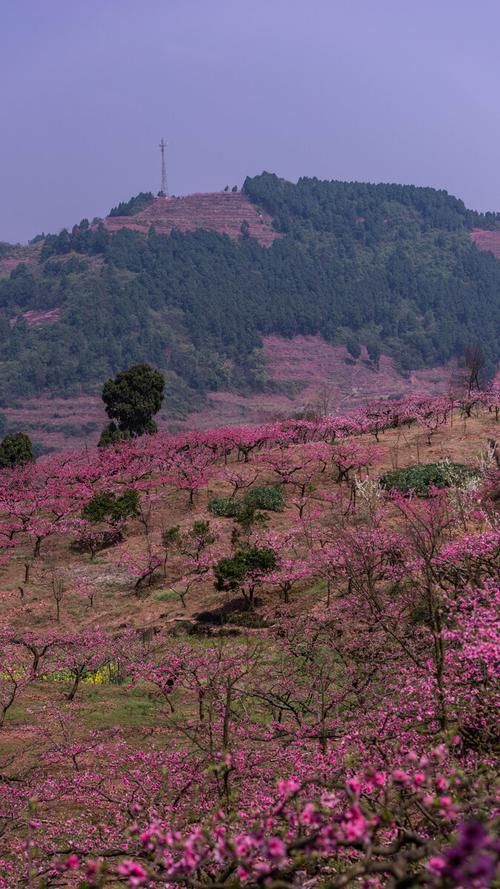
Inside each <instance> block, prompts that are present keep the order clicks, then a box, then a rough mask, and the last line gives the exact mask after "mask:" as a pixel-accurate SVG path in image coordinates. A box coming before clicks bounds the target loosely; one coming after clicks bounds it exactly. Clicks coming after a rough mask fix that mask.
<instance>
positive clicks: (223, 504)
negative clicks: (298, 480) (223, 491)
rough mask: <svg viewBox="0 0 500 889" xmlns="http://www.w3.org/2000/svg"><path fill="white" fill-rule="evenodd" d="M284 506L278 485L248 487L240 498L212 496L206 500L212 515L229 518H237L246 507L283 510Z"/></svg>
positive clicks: (281, 492)
mask: <svg viewBox="0 0 500 889" xmlns="http://www.w3.org/2000/svg"><path fill="white" fill-rule="evenodd" d="M284 508H285V502H284V499H283V491H282V489H281V488H280V487H279V486H278V485H265V486H263V487H257V488H250V490H248V491H247V492H246V493H245V494H244V496H243V497H242V498H241V499H240V500H234V498H232V497H212V498H211V499H210V500H209V501H208V509H209V512H211V513H212V515H215V516H219V517H221V516H222V517H224V518H230V519H236V518H238V517H239V516H240V514H241V513H242V512H244V511H245V510H248V509H251V510H255V509H265V510H266V511H268V512H283V510H284Z"/></svg>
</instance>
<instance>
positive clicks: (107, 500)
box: [82, 488, 139, 524]
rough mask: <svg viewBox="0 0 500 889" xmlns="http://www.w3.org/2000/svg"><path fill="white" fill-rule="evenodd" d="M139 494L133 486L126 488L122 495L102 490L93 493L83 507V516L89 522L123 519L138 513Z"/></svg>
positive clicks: (112, 521) (113, 521)
mask: <svg viewBox="0 0 500 889" xmlns="http://www.w3.org/2000/svg"><path fill="white" fill-rule="evenodd" d="M138 509H139V494H138V493H137V491H135V490H133V488H129V489H128V490H126V491H125V492H124V493H123V494H122V495H121V496H120V497H117V496H116V494H114V493H113V491H100V492H98V493H96V494H93V495H92V497H91V498H90V500H89V501H88V503H86V504H85V506H84V507H83V509H82V518H84V519H88V521H89V522H104V521H108V522H111V523H112V524H115V522H119V521H120V520H121V519H128V518H130V516H135V515H137V512H138Z"/></svg>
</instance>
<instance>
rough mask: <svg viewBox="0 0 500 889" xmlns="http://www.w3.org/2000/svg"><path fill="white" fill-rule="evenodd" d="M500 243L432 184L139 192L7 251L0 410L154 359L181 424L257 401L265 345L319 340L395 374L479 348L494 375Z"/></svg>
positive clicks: (492, 229) (271, 182)
mask: <svg viewBox="0 0 500 889" xmlns="http://www.w3.org/2000/svg"><path fill="white" fill-rule="evenodd" d="M474 241H475V242H476V243H474ZM476 244H477V246H479V247H480V248H485V250H486V252H483V249H481V250H479V249H477V246H476ZM496 244H500V223H499V218H498V217H497V216H496V215H495V214H479V213H476V212H474V211H471V210H468V209H467V208H466V207H465V205H464V204H463V202H462V201H460V200H458V199H456V198H454V197H451V196H450V195H448V194H447V193H446V192H445V191H436V190H434V189H430V188H417V187H414V186H400V185H383V184H382V185H371V184H364V183H355V182H354V183H346V182H335V181H334V182H322V181H319V180H317V179H300V180H299V182H298V183H297V184H292V183H290V182H286V181H285V180H283V179H279V178H278V177H277V176H274V175H273V174H269V173H263V174H262V175H261V176H257V177H254V178H248V179H247V180H246V181H245V184H244V188H243V192H236V193H232V192H228V193H214V194H196V195H189V196H187V197H183V198H164V197H158V198H154V197H153V196H152V195H149V194H148V193H146V194H142V195H139V196H137V197H136V198H132V199H131V200H130V201H126V202H124V203H123V204H120V205H119V206H118V207H116V208H114V209H113V211H112V214H111V215H110V216H108V217H107V218H106V219H104V220H102V221H94V222H93V223H90V222H89V221H88V220H82V221H81V222H80V223H79V224H78V225H75V226H74V228H73V229H72V230H71V231H67V230H63V231H62V232H60V233H59V234H56V235H47V236H45V235H44V236H43V237H41V238H38V239H36V243H33V244H32V245H30V246H28V247H20V246H17V247H13V246H10V245H5V244H2V245H0V274H3V278H1V279H0V311H1V317H0V342H1V346H2V352H1V361H0V401H1V402H2V403H3V405H11V404H13V403H14V402H16V401H18V400H19V399H20V398H21V399H22V398H29V397H33V396H36V395H38V394H40V393H45V394H46V393H51V394H53V395H58V396H61V395H63V396H69V395H75V394H79V393H83V394H88V393H90V394H91V393H93V392H97V391H98V389H99V387H100V385H101V383H102V380H103V379H104V378H106V377H107V376H108V375H109V374H111V373H113V372H115V371H116V370H117V369H119V368H121V367H124V366H127V365H129V364H131V363H133V362H135V361H143V360H148V361H150V362H152V363H153V364H155V365H157V366H158V367H160V368H161V369H162V370H163V371H164V373H165V375H166V378H167V408H168V411H169V414H170V416H172V417H182V416H185V415H186V413H188V412H189V411H190V410H192V409H193V408H196V407H200V406H202V405H203V403H204V400H205V398H206V395H207V393H208V392H214V391H215V392H216V391H218V390H232V391H235V392H239V393H245V392H247V393H248V392H256V391H265V390H266V387H267V386H268V385H269V382H268V373H267V369H266V360H265V356H264V353H263V350H262V338H263V337H270V336H278V337H285V338H292V337H296V336H307V337H314V336H318V335H319V336H321V337H322V338H323V339H324V340H325V341H326V342H328V343H330V344H332V345H335V346H344V347H346V348H347V350H348V355H350V356H351V358H350V359H348V360H351V359H352V360H353V361H356V360H358V359H359V356H360V355H364V356H366V355H367V356H368V357H367V358H366V357H365V358H364V360H365V361H368V363H369V364H370V365H371V367H372V368H373V370H374V371H376V369H377V367H378V363H379V359H380V356H381V355H382V354H383V355H386V356H389V357H390V358H391V359H392V360H393V362H394V363H395V366H396V368H397V369H399V371H400V372H401V373H402V374H404V375H406V376H407V375H408V374H409V373H410V372H411V371H414V370H418V369H419V368H432V367H434V366H437V365H443V364H445V363H447V362H449V361H450V360H452V359H456V360H460V359H461V357H462V356H463V353H464V350H465V348H466V347H467V346H468V345H470V344H472V343H476V342H480V343H481V345H482V348H483V350H484V352H485V355H486V359H487V370H488V372H489V373H490V375H491V374H492V373H493V372H494V369H495V366H496V364H497V362H498V360H499V357H500V351H499V350H500V344H499V340H500V338H499V336H498V332H499V329H500V317H499V313H500V299H499V294H500V262H499V261H498V259H496V258H495V256H494V255H493V253H492V252H489V251H490V249H491V250H496V247H495V245H496ZM366 349H367V352H366V351H363V350H366Z"/></svg>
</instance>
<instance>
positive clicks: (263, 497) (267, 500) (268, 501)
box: [243, 485, 285, 512]
mask: <svg viewBox="0 0 500 889" xmlns="http://www.w3.org/2000/svg"><path fill="white" fill-rule="evenodd" d="M243 502H244V504H245V505H247V506H251V507H253V508H254V509H267V510H268V511H269V512H283V510H284V508H285V501H284V499H283V488H281V487H280V486H279V485H266V486H264V487H260V488H250V490H249V491H247V492H246V494H245V496H244V497H243Z"/></svg>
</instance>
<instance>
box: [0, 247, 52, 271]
mask: <svg viewBox="0 0 500 889" xmlns="http://www.w3.org/2000/svg"><path fill="white" fill-rule="evenodd" d="M9 246H10V248H11V249H10V252H9V253H8V255H7V256H1V257H0V278H5V277H7V275H10V273H11V271H12V270H13V269H15V268H16V266H18V265H19V264H20V263H21V262H24V263H26V265H27V266H28V268H30V269H32V268H34V266H36V265H37V263H38V259H39V253H40V250H41V246H42V245H41V243H37V244H27V245H21V244H11V245H9Z"/></svg>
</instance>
